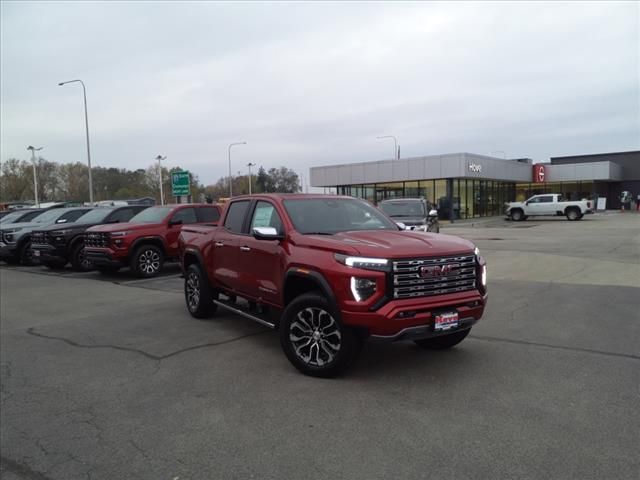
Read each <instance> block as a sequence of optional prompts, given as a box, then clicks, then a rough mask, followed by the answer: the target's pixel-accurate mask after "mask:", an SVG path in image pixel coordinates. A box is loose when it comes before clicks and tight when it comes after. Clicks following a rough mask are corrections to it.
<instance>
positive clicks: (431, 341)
mask: <svg viewBox="0 0 640 480" xmlns="http://www.w3.org/2000/svg"><path fill="white" fill-rule="evenodd" d="M470 331H471V329H470V328H468V329H467V330H462V331H459V332H455V333H450V334H449V335H442V336H440V337H433V338H424V339H422V340H415V344H416V345H418V346H419V347H422V348H428V349H430V350H446V349H447V348H451V347H454V346H456V345H457V344H459V343H460V342H461V341H462V340H464V339H465V338H466V337H467V335H469V332H470Z"/></svg>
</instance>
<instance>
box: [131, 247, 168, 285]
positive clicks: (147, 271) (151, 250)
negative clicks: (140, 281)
mask: <svg viewBox="0 0 640 480" xmlns="http://www.w3.org/2000/svg"><path fill="white" fill-rule="evenodd" d="M163 263H164V254H163V253H162V250H160V248H158V247H156V246H155V245H141V246H140V247H138V249H137V250H136V251H135V253H134V254H133V257H132V258H131V271H132V272H134V273H135V274H136V275H137V276H138V277H141V278H150V277H155V276H156V275H157V274H158V273H160V270H162V265H163Z"/></svg>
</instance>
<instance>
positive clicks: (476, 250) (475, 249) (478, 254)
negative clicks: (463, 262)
mask: <svg viewBox="0 0 640 480" xmlns="http://www.w3.org/2000/svg"><path fill="white" fill-rule="evenodd" d="M473 253H474V255H475V256H476V257H479V256H480V249H479V248H478V247H476V248H474V249H473Z"/></svg>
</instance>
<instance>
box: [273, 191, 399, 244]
mask: <svg viewBox="0 0 640 480" xmlns="http://www.w3.org/2000/svg"><path fill="white" fill-rule="evenodd" d="M284 207H285V209H286V210H287V213H288V214H289V217H290V218H291V221H292V222H293V226H294V227H295V229H296V230H297V231H298V232H300V233H303V234H324V235H332V234H334V233H338V232H348V231H353V230H398V227H397V226H396V225H395V224H394V223H393V222H392V221H390V220H389V219H388V218H387V217H385V216H384V215H382V213H380V212H379V211H378V210H377V209H376V208H374V207H373V206H371V205H370V204H369V203H367V202H365V201H364V200H358V199H355V198H326V199H325V198H308V199H299V200H285V201H284Z"/></svg>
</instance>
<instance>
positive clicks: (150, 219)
mask: <svg viewBox="0 0 640 480" xmlns="http://www.w3.org/2000/svg"><path fill="white" fill-rule="evenodd" d="M171 210H173V208H172V207H151V208H147V209H146V210H143V211H141V212H140V213H139V214H137V215H136V216H135V217H133V218H132V219H131V220H129V222H130V223H160V222H162V221H163V220H164V219H165V218H167V215H169V212H171Z"/></svg>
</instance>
